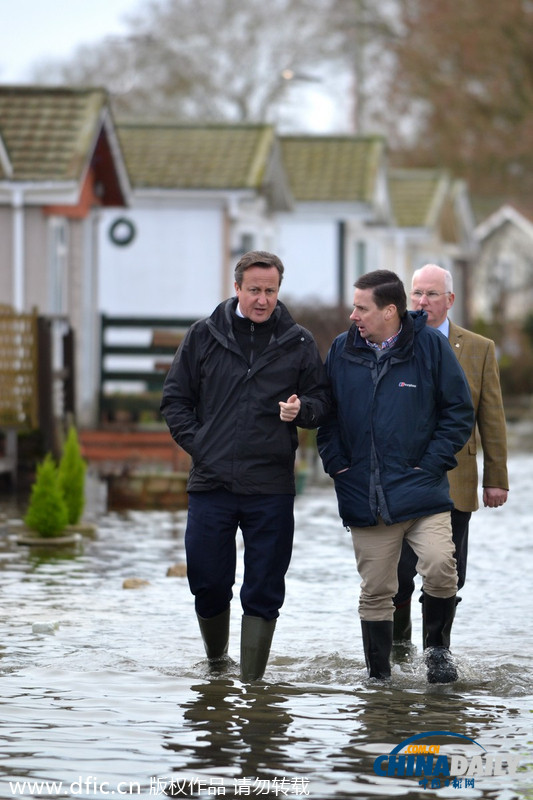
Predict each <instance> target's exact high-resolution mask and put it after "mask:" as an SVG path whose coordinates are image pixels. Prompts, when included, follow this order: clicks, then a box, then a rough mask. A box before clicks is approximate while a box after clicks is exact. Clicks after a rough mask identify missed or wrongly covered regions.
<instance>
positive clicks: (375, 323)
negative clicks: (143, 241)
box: [318, 270, 473, 682]
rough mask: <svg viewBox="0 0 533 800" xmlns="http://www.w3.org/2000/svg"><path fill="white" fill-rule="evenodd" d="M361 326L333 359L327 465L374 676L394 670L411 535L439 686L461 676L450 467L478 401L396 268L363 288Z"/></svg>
mask: <svg viewBox="0 0 533 800" xmlns="http://www.w3.org/2000/svg"><path fill="white" fill-rule="evenodd" d="M350 319H351V320H352V321H353V325H352V326H351V328H350V329H349V330H348V331H347V332H346V333H344V334H342V335H341V336H339V337H337V338H336V339H335V341H334V342H333V345H332V347H331V349H330V352H329V354H328V357H327V361H326V370H327V373H328V376H329V378H330V381H331V385H332V392H333V398H334V401H335V404H336V408H335V411H334V412H333V414H332V415H331V416H330V418H329V419H328V421H327V422H326V423H325V424H324V425H322V426H321V427H320V428H319V432H318V448H319V452H320V456H321V458H322V461H323V464H324V468H325V470H326V472H328V473H329V474H330V475H331V476H332V477H333V478H334V480H335V490H336V493H337V499H338V504H339V513H340V516H341V518H342V521H343V523H344V525H346V526H347V527H349V528H350V529H351V533H352V539H353V544H354V550H355V556H356V560H357V568H358V570H359V574H360V575H361V578H362V582H361V589H360V599H359V615H360V618H361V626H362V634H363V645H364V650H365V659H366V663H367V667H368V670H369V675H370V677H374V678H388V677H389V676H390V653H391V649H392V633H393V613H394V605H393V602H392V598H393V597H394V595H395V594H396V591H397V588H398V577H397V566H398V560H399V558H400V553H401V548H402V541H403V539H404V537H405V538H406V539H407V541H408V542H409V543H410V545H411V547H412V548H413V550H414V551H415V553H416V555H417V557H418V567H417V569H418V571H419V573H420V574H421V575H422V577H423V591H424V603H423V614H424V623H425V642H424V646H425V648H426V653H425V658H426V664H427V667H428V680H429V681H430V682H450V681H453V680H456V679H457V670H456V668H455V665H454V663H453V660H452V658H451V654H450V651H449V644H450V631H451V626H452V622H453V616H454V612H455V595H456V591H457V571H456V564H455V559H454V556H453V553H454V546H453V541H452V534H451V523H450V510H451V508H452V507H453V504H452V501H451V499H450V494H449V486H448V479H447V474H446V473H447V471H448V470H450V469H452V468H453V467H454V466H455V465H456V459H455V453H457V452H458V451H459V450H460V449H461V448H462V446H463V445H464V444H465V442H466V441H467V440H468V437H469V436H470V432H471V429H472V424H473V408H472V401H471V395H470V390H469V387H468V383H467V381H466V378H465V376H464V373H463V371H462V369H461V367H460V366H459V364H458V362H457V359H456V358H455V356H454V354H453V352H452V350H451V348H450V345H449V343H448V342H447V341H446V339H445V338H444V337H443V336H441V335H440V334H439V333H437V331H435V330H433V329H432V328H430V327H427V326H426V314H425V312H408V311H407V300H406V295H405V290H404V286H403V284H402V282H401V280H400V279H399V278H398V276H397V275H396V274H395V273H394V272H390V271H388V270H376V271H374V272H370V273H367V274H366V275H363V276H362V277H361V278H360V279H359V280H358V281H357V282H356V284H355V294H354V310H353V313H352V314H351V316H350Z"/></svg>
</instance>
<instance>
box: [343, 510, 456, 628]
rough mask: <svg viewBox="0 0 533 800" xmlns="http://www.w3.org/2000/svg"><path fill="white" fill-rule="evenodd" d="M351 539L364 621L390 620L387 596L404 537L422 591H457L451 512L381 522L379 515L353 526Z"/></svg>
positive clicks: (444, 593) (443, 593) (447, 593)
mask: <svg viewBox="0 0 533 800" xmlns="http://www.w3.org/2000/svg"><path fill="white" fill-rule="evenodd" d="M351 531H352V539H353V546H354V551H355V559H356V561H357V569H358V571H359V575H360V576H361V579H362V580H361V589H360V596H359V616H360V617H361V619H363V620H368V621H378V620H392V618H393V614H394V604H393V602H392V598H393V597H394V595H395V594H396V592H397V591H398V561H399V558H400V553H401V550H402V540H403V538H404V536H405V538H406V540H407V541H408V542H409V544H410V545H411V547H412V548H413V550H414V552H415V553H416V555H417V556H418V563H417V566H416V569H417V572H418V573H419V575H421V576H422V581H423V589H424V592H426V594H429V595H431V596H432V597H451V596H452V595H454V594H456V592H457V569H456V564H455V558H454V557H453V553H454V549H455V548H454V544H453V540H452V528H451V521H450V512H449V511H446V512H444V513H442V514H432V515H431V516H428V517H418V518H417V519H408V520H406V521H405V522H398V523H396V524H394V525H385V523H384V522H383V521H382V520H381V519H380V521H379V523H378V524H377V525H373V526H372V527H369V528H352V529H351Z"/></svg>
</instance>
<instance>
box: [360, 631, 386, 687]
mask: <svg viewBox="0 0 533 800" xmlns="http://www.w3.org/2000/svg"><path fill="white" fill-rule="evenodd" d="M393 626H394V623H393V622H392V620H391V621H389V620H384V621H379V622H373V621H368V620H361V631H362V633H363V648H364V651H365V661H366V666H367V669H368V677H369V678H378V679H379V680H387V679H388V678H390V655H391V650H392V630H393Z"/></svg>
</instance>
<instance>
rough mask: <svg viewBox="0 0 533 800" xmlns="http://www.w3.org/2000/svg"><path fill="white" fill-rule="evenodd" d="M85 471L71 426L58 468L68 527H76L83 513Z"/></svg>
mask: <svg viewBox="0 0 533 800" xmlns="http://www.w3.org/2000/svg"><path fill="white" fill-rule="evenodd" d="M86 470H87V464H86V463H85V461H84V460H83V458H82V455H81V450H80V444H79V441H78V434H77V433H76V428H75V427H74V426H73V425H71V427H70V428H69V431H68V435H67V439H66V442H65V446H64V448H63V454H62V456H61V459H60V461H59V467H58V475H59V485H60V487H61V489H62V491H63V497H64V498H65V503H66V505H67V513H68V523H69V525H77V523H78V522H79V521H80V519H81V515H82V513H83V508H84V505H85V472H86Z"/></svg>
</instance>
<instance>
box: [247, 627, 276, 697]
mask: <svg viewBox="0 0 533 800" xmlns="http://www.w3.org/2000/svg"><path fill="white" fill-rule="evenodd" d="M276 621H277V620H275V619H271V620H267V619H263V618H262V617H252V616H249V615H247V614H245V615H243V618H242V626H241V680H242V681H257V680H260V679H261V678H262V677H263V675H264V672H265V669H266V665H267V661H268V656H269V655H270V645H271V644H272V637H273V636H274V629H275V627H276Z"/></svg>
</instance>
